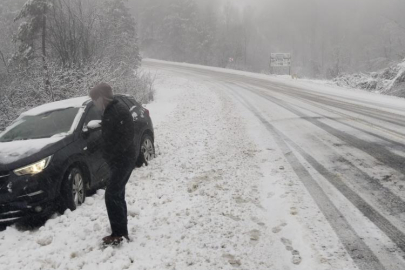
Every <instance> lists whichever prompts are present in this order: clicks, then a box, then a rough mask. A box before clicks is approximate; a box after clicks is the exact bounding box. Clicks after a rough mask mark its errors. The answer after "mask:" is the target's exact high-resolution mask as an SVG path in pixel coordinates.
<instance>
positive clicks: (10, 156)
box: [0, 137, 63, 164]
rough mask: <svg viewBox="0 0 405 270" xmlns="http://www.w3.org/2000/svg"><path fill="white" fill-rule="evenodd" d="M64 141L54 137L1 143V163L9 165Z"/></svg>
mask: <svg viewBox="0 0 405 270" xmlns="http://www.w3.org/2000/svg"><path fill="white" fill-rule="evenodd" d="M62 139H63V137H52V138H46V139H36V140H26V141H13V142H6V143H0V145H1V147H0V163H1V164H8V163H12V162H14V161H16V160H19V159H22V158H25V157H28V156H30V155H33V154H35V153H38V152H39V151H40V150H42V149H44V148H45V147H47V146H48V145H51V144H54V143H56V142H58V141H60V140H62Z"/></svg>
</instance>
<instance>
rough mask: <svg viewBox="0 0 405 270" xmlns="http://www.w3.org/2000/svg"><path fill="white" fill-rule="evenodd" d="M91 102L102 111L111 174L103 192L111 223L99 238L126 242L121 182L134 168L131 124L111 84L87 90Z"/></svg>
mask: <svg viewBox="0 0 405 270" xmlns="http://www.w3.org/2000/svg"><path fill="white" fill-rule="evenodd" d="M90 97H91V99H92V100H93V102H94V105H95V106H96V107H97V108H98V109H99V110H101V111H102V113H103V117H102V122H101V132H102V150H103V157H104V159H105V160H106V161H107V163H108V165H109V167H110V171H111V177H110V180H109V182H108V184H107V188H106V192H105V204H106V207H107V213H108V218H109V220H110V225H111V231H112V233H111V235H109V236H106V237H104V238H103V242H104V244H105V245H116V244H119V243H120V242H122V241H123V238H125V239H127V240H128V241H129V237H128V219H127V204H126V201H125V185H126V184H127V182H128V179H129V177H130V176H131V173H132V171H133V169H134V168H135V145H134V135H135V127H134V124H133V119H132V116H131V113H130V112H129V110H128V108H127V107H126V105H125V104H122V103H121V102H120V101H119V100H117V99H115V98H114V95H113V91H112V89H111V86H109V85H108V84H106V83H101V84H99V85H97V86H96V87H94V88H93V89H91V91H90Z"/></svg>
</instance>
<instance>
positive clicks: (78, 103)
mask: <svg viewBox="0 0 405 270" xmlns="http://www.w3.org/2000/svg"><path fill="white" fill-rule="evenodd" d="M89 100H90V98H89V97H87V96H85V97H78V98H71V99H67V100H61V101H56V102H52V103H48V104H44V105H42V106H39V107H36V108H33V109H31V110H29V111H27V112H24V113H22V114H21V116H25V115H39V114H43V113H46V112H50V111H55V110H60V109H67V108H80V107H82V106H83V104H84V103H85V102H87V101H89Z"/></svg>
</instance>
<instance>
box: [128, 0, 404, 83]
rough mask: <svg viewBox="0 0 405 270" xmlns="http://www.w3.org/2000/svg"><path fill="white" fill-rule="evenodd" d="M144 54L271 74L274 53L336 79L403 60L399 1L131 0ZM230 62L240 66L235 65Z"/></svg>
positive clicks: (304, 70)
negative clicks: (281, 53)
mask: <svg viewBox="0 0 405 270" xmlns="http://www.w3.org/2000/svg"><path fill="white" fill-rule="evenodd" d="M131 5H132V7H133V10H134V13H135V15H136V18H137V22H138V29H139V31H138V32H139V38H140V45H141V46H140V47H141V51H142V52H143V54H144V56H148V57H155V58H161V59H165V60H173V61H182V62H183V61H184V62H191V63H198V64H207V65H214V66H223V67H230V68H237V69H245V70H252V71H256V72H263V71H269V58H270V53H272V52H275V53H277V52H284V53H292V55H293V63H292V65H293V67H292V72H293V73H295V74H297V75H299V76H308V77H319V78H332V77H335V76H338V75H340V74H343V73H354V72H365V71H374V70H379V69H382V68H385V67H387V66H389V65H390V64H392V63H395V62H398V61H400V60H402V59H403V58H404V57H405V46H404V42H405V19H404V17H403V16H402V14H403V13H404V11H405V1H401V0H387V1H379V0H340V1H332V0H328V1H325V0H306V1H302V0H271V1H270V0H267V1H266V0H256V1H247V0H235V1H225V0H223V1H214V0H209V1H207V0H198V1H193V0H170V1H168V0H131ZM230 58H232V59H233V60H234V61H233V62H231V63H230V62H229V61H228V60H229V59H230Z"/></svg>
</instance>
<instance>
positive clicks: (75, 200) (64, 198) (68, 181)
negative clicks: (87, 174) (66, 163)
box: [60, 167, 86, 213]
mask: <svg viewBox="0 0 405 270" xmlns="http://www.w3.org/2000/svg"><path fill="white" fill-rule="evenodd" d="M85 199H86V183H85V178H84V175H83V173H82V171H81V170H80V169H79V168H78V167H72V168H70V169H69V171H68V172H67V174H66V176H65V179H64V181H63V183H62V189H61V207H60V212H62V213H63V212H64V211H65V210H66V209H70V210H72V211H73V210H76V208H77V207H79V206H80V205H82V204H83V203H84V201H85Z"/></svg>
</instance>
